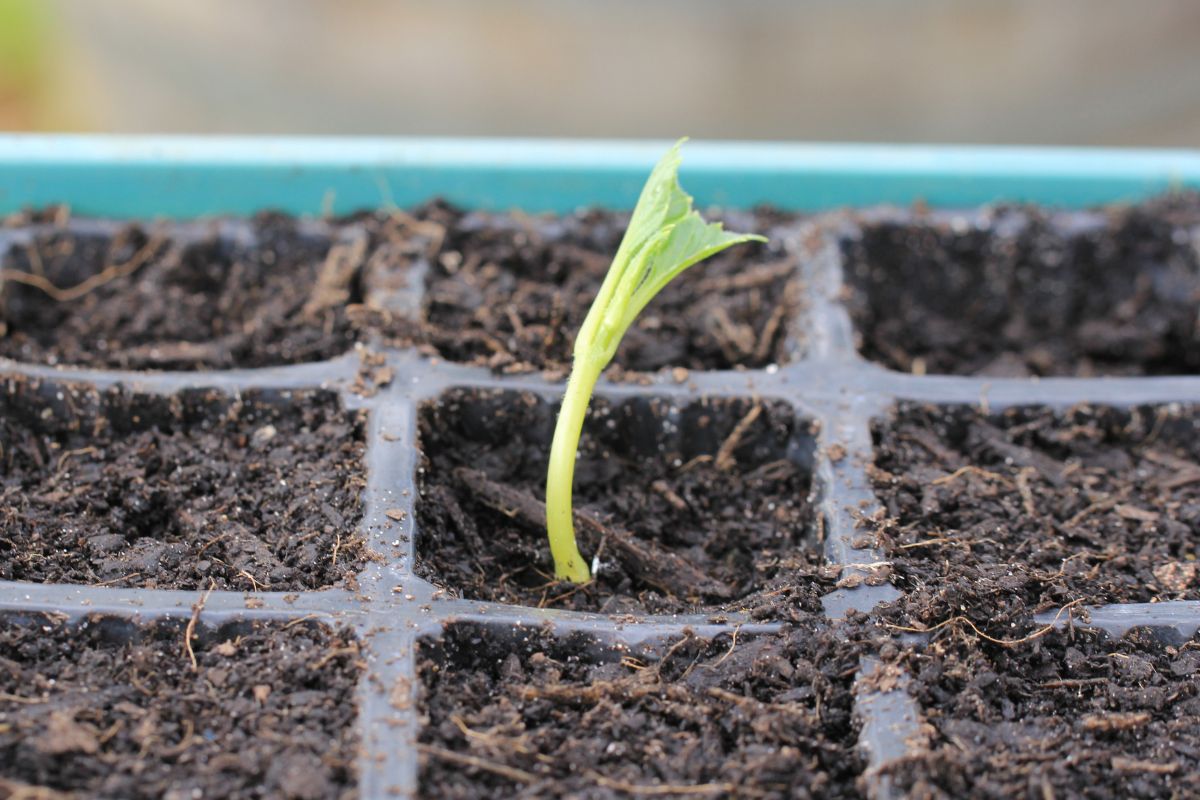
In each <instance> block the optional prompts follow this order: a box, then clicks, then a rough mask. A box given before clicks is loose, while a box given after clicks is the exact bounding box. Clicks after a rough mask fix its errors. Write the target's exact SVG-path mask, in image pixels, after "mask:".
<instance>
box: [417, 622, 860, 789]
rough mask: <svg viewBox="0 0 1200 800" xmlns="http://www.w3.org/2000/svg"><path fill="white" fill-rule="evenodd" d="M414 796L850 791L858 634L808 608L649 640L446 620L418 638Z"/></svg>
mask: <svg viewBox="0 0 1200 800" xmlns="http://www.w3.org/2000/svg"><path fill="white" fill-rule="evenodd" d="M419 658H420V663H419V668H420V673H421V676H422V681H423V686H422V691H421V696H420V712H421V714H422V716H423V718H424V719H425V720H426V724H425V726H424V727H423V729H422V733H421V736H420V745H419V747H420V750H421V789H422V793H423V796H425V797H444V798H476V797H523V798H536V797H567V796H569V797H587V798H596V799H597V800H599V799H600V798H618V797H630V796H641V795H648V794H654V795H662V796H677V795H694V796H703V797H725V796H738V797H765V798H783V797H788V798H818V797H819V798H851V797H860V796H861V795H860V793H859V790H858V789H857V788H856V785H855V784H856V780H857V778H858V776H859V775H860V774H861V772H862V770H863V763H862V761H861V759H860V757H859V755H858V753H857V751H856V749H855V744H856V741H857V736H858V733H857V730H856V727H855V725H854V723H853V720H852V703H853V700H852V695H851V691H850V685H851V681H852V679H853V676H854V674H855V672H856V670H857V666H858V649H857V648H856V647H855V646H853V645H849V644H846V643H845V642H844V641H842V640H841V638H840V637H839V636H838V635H836V634H833V633H831V632H830V631H829V630H828V629H826V628H823V627H821V626H820V625H818V624H814V623H813V622H812V621H811V619H810V620H808V621H807V624H805V625H803V626H802V627H801V628H798V629H796V630H792V631H790V632H787V633H784V634H780V635H773V636H759V637H750V636H742V637H730V636H721V637H718V638H716V639H712V640H704V639H698V638H685V639H681V640H677V641H674V642H669V643H666V644H664V645H662V648H661V650H659V651H658V652H639V651H629V650H620V649H612V648H604V647H603V646H601V645H598V644H597V643H596V642H595V641H593V640H589V639H587V638H585V637H583V636H579V635H574V636H569V637H565V638H561V639H556V638H554V637H553V636H551V635H549V634H547V633H544V632H541V631H519V630H518V631H516V632H515V633H510V632H505V631H500V630H495V631H493V630H488V629H483V628H479V627H476V626H470V625H457V626H452V627H450V628H449V629H447V631H446V633H445V635H444V637H443V638H442V639H441V640H427V641H425V642H424V643H423V644H422V647H421V650H420V655H419Z"/></svg>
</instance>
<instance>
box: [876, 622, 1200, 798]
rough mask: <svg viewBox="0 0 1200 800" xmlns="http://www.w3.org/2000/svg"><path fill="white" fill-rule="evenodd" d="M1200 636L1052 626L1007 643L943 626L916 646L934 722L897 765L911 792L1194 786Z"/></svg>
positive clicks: (1000, 794)
mask: <svg viewBox="0 0 1200 800" xmlns="http://www.w3.org/2000/svg"><path fill="white" fill-rule="evenodd" d="M1198 645H1200V641H1196V640H1193V641H1191V642H1188V643H1186V644H1184V645H1182V646H1174V647H1172V646H1168V645H1164V644H1162V643H1160V642H1157V641H1155V640H1154V639H1153V637H1151V636H1150V635H1149V634H1147V633H1145V632H1138V631H1135V632H1134V633H1132V634H1130V635H1128V636H1126V637H1124V638H1123V639H1122V640H1121V641H1118V642H1113V641H1111V640H1106V639H1102V638H1098V636H1097V634H1095V633H1092V632H1086V631H1066V632H1062V633H1057V632H1056V633H1051V634H1048V635H1046V636H1044V637H1041V638H1038V639H1035V640H1033V641H1029V642H1026V643H1024V644H1022V645H1021V646H1020V647H1016V648H1006V647H999V646H995V645H989V644H986V643H984V644H982V645H980V644H978V643H977V642H974V641H971V640H967V639H963V638H961V637H950V636H946V637H942V638H940V639H938V640H937V641H935V642H933V643H932V644H931V646H930V647H929V649H928V650H926V651H925V652H924V653H914V654H912V656H911V663H910V666H911V667H912V670H913V673H914V678H913V683H912V687H911V691H912V692H913V694H914V695H915V696H916V698H917V699H918V701H919V702H920V704H921V706H922V711H923V715H924V719H925V721H926V722H927V723H929V725H931V726H932V732H933V739H932V742H931V743H930V746H929V747H928V748H927V749H922V750H920V751H919V753H918V755H915V756H914V757H912V758H910V759H908V760H906V761H904V762H901V763H900V764H899V766H898V768H896V769H895V770H893V772H894V776H895V777H896V779H897V781H898V784H899V788H900V789H901V790H902V791H904V792H906V794H905V797H912V798H960V797H973V798H975V797H977V798H997V800H998V799H999V798H1013V797H1021V798H1026V797H1027V798H1039V799H1040V798H1047V797H1054V798H1084V797H1086V798H1090V800H1109V798H1111V799H1112V800H1124V799H1125V798H1179V799H1180V800H1182V798H1188V797H1198V796H1200V723H1198V722H1197V720H1200V650H1198V649H1197V646H1198Z"/></svg>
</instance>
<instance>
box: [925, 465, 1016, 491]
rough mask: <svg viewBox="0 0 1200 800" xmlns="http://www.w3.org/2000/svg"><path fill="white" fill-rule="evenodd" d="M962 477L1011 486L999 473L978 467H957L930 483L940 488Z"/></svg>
mask: <svg viewBox="0 0 1200 800" xmlns="http://www.w3.org/2000/svg"><path fill="white" fill-rule="evenodd" d="M964 475H978V476H979V477H981V478H983V479H984V480H991V481H997V482H999V483H1003V484H1004V485H1005V486H1012V485H1013V484H1012V481H1010V480H1009V479H1008V478H1006V477H1004V476H1003V475H1000V474H999V473H996V472H988V471H987V470H986V469H982V468H980V467H974V466H966V467H959V468H958V469H956V470H954V472H951V473H950V474H949V475H943V476H942V477H940V478H938V479H936V480H934V481H931V483H932V485H934V486H942V485H944V484H947V483H950V482H951V481H955V480H958V479H959V478H961V477H963V476H964Z"/></svg>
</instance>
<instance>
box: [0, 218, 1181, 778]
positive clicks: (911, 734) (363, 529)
mask: <svg viewBox="0 0 1200 800" xmlns="http://www.w3.org/2000/svg"><path fill="white" fill-rule="evenodd" d="M864 220H866V221H867V222H868V223H870V224H876V223H879V222H880V221H887V220H891V221H894V222H911V221H912V220H911V218H910V217H909V216H908V215H907V214H905V213H899V212H891V211H880V212H873V213H869V214H866V215H862V216H848V215H832V216H825V217H818V218H811V219H808V220H806V221H802V222H798V223H796V224H795V225H794V226H793V227H792V228H791V229H790V233H789V235H788V236H787V237H786V240H785V241H784V243H783V244H784V247H785V249H786V250H787V251H788V252H790V253H791V254H794V255H795V256H796V258H797V263H798V264H799V274H798V275H797V279H798V280H799V281H800V282H801V283H802V285H803V286H804V298H803V302H802V303H801V304H800V309H801V310H800V312H799V314H798V317H797V318H796V319H794V320H792V322H791V325H792V331H793V336H792V341H791V353H790V359H789V360H788V363H783V364H779V365H772V366H770V367H768V368H765V369H761V370H745V371H732V372H713V373H705V372H698V371H692V372H691V373H690V374H689V375H688V376H687V379H686V380H684V381H680V380H678V379H677V376H672V375H671V374H661V375H658V376H656V377H654V379H653V380H652V381H650V382H648V383H645V384H643V383H632V382H621V383H611V382H608V383H603V384H602V385H601V386H600V387H599V389H598V390H597V395H598V397H600V398H604V399H607V400H611V401H620V400H623V399H630V398H642V397H653V398H658V399H659V400H661V401H662V402H664V403H666V404H668V405H671V406H672V407H681V406H683V405H685V404H686V403H687V402H688V401H690V400H693V399H695V398H701V397H720V398H752V397H753V398H761V399H763V400H777V401H782V402H783V403H786V404H790V406H791V407H792V408H793V409H794V412H795V415H796V417H797V418H798V419H801V420H804V421H808V422H812V423H815V430H816V432H817V433H816V442H815V447H813V448H812V452H811V454H810V457H811V458H812V474H813V480H812V496H813V500H814V503H815V505H816V508H817V513H818V515H819V518H820V526H821V528H822V530H823V536H824V538H823V555H824V559H825V562H826V564H827V565H828V566H830V567H834V568H836V569H837V570H839V571H840V578H841V584H842V586H843V588H839V589H837V590H836V591H833V592H832V593H831V594H829V595H827V596H826V597H825V598H824V601H823V602H824V606H825V609H826V612H827V614H828V616H829V617H831V618H833V619H839V618H842V617H844V616H845V615H846V614H848V613H850V612H851V611H857V612H861V613H869V612H870V611H871V610H872V609H873V608H875V607H876V606H877V605H878V604H880V603H887V602H891V601H895V600H897V599H898V598H899V597H900V592H899V591H898V590H897V589H896V588H895V587H894V586H892V585H891V584H890V583H888V582H887V580H886V577H881V576H885V575H886V572H885V571H882V570H881V567H886V557H885V556H884V554H883V553H881V552H879V551H878V550H876V549H875V548H874V547H873V546H870V541H871V540H870V538H869V537H866V538H864V537H863V528H862V526H861V525H860V520H861V519H863V518H872V517H875V516H876V515H877V514H878V513H879V512H880V511H881V508H880V505H879V501H878V500H877V498H876V496H875V494H874V491H873V489H872V484H871V479H870V477H869V474H868V473H869V465H871V463H872V461H873V445H872V433H871V431H872V423H873V421H875V420H877V419H880V418H884V417H886V416H887V415H888V414H889V413H890V411H891V409H892V408H893V407H894V405H895V404H896V403H897V402H898V401H912V402H920V403H929V404H968V405H971V406H975V407H982V408H985V409H990V410H993V411H994V410H999V409H1003V408H1006V407H1011V406H1026V405H1030V406H1042V405H1044V406H1051V407H1054V408H1066V407H1070V406H1073V405H1075V404H1080V403H1096V404H1107V405H1115V406H1122V407H1124V406H1136V405H1148V404H1149V405H1152V404H1172V403H1177V404H1193V403H1200V378H1194V377H1149V378H1147V377H1112V378H1094V379H1093V378H1045V379H1041V380H1028V379H1024V378H997V377H972V376H947V375H940V376H938V375H918V374H912V373H909V374H904V373H901V372H897V371H889V370H887V369H884V368H882V367H880V366H879V365H877V364H874V363H871V362H869V361H867V360H865V359H864V358H862V357H861V356H860V355H859V354H858V352H857V350H856V334H855V330H854V326H853V325H852V321H851V316H850V313H849V311H848V310H847V306H846V304H845V302H844V300H845V294H844V291H843V290H844V284H843V262H844V259H845V254H846V252H847V248H846V242H847V241H853V240H855V239H856V237H860V236H861V235H862V228H861V226H862V225H863V224H864ZM928 221H929V218H925V219H923V220H922V222H923V223H924V222H928ZM934 221H935V222H936V223H937V224H943V225H946V226H951V227H953V228H956V229H958V228H961V229H972V230H987V231H992V232H993V233H998V235H1003V233H1004V232H1003V230H999V231H997V230H996V229H995V226H996V225H997V224H998V223H997V220H996V219H995V218H992V217H987V216H983V215H979V214H974V213H970V214H961V215H959V214H950V213H939V214H938V215H936V218H935V219H934ZM1010 222H1011V221H1010ZM1103 223H1104V219H1103V217H1101V216H1099V215H1085V214H1070V215H1062V216H1060V217H1056V218H1055V221H1054V224H1055V225H1057V226H1060V227H1062V228H1064V229H1066V228H1070V229H1080V228H1086V227H1087V226H1100V225H1103ZM310 228H311V230H313V231H314V232H317V233H321V234H324V235H328V234H329V233H331V232H330V231H329V230H328V227H327V226H326V225H325V223H311V224H310ZM112 229H113V228H112V225H111V224H110V223H106V222H103V221H91V220H72V221H71V222H70V223H69V230H72V231H75V232H78V233H96V234H104V233H105V232H107V231H111V230H112ZM35 233H36V231H34V230H30V229H20V228H18V229H7V230H3V231H0V257H2V256H3V255H4V253H5V252H6V251H8V250H9V249H10V248H13V247H15V246H17V245H19V244H20V243H22V242H24V241H28V240H29V237H31V236H32V235H34V234H35ZM332 233H333V234H334V238H335V239H337V240H339V241H348V240H352V239H353V238H354V237H355V236H356V235H358V233H357V232H356V230H355V228H354V225H353V223H347V224H346V225H345V226H344V227H341V228H339V229H338V230H336V231H333V232H332ZM168 234H169V237H170V238H172V239H173V240H174V241H176V242H183V241H186V240H189V239H194V238H195V237H196V236H197V235H199V233H198V228H196V226H189V225H175V226H171V227H169V228H168ZM220 235H221V236H224V237H232V238H237V239H239V240H240V241H243V242H244V241H245V240H246V237H250V236H252V235H253V232H252V231H251V230H250V229H249V228H246V227H245V226H242V225H240V224H239V223H237V222H231V223H226V224H223V227H222V228H221V231H220ZM420 290H421V287H420V286H419V281H415V280H414V281H410V282H409V283H408V285H407V286H406V287H404V290H403V291H397V292H393V293H391V294H390V295H389V298H390V299H389V300H388V301H387V302H388V303H390V304H391V306H392V310H393V312H394V313H397V314H412V313H413V312H414V310H416V309H419V308H421V302H420ZM360 348H361V349H360V351H359V352H349V353H346V354H345V355H343V356H341V357H338V358H334V359H333V360H329V361H321V362H317V363H307V364H301V365H295V366H284V367H269V368H262V369H252V370H236V371H223V372H192V373H183V372H175V373H173V372H161V373H151V372H121V371H108V370H93V369H79V368H71V367H62V368H59V367H49V366H41V365H29V364H22V363H14V362H11V361H9V362H4V363H2V364H0V370H2V372H3V375H4V376H5V378H6V379H7V380H9V381H11V380H12V379H18V380H24V381H32V382H36V383H37V386H38V387H39V388H38V390H37V391H39V392H41V397H42V398H43V399H44V402H45V408H46V409H48V410H47V411H46V413H47V414H53V413H55V412H54V411H53V409H55V408H57V407H60V406H61V405H62V404H64V403H66V404H70V403H71V402H73V400H72V398H74V397H78V396H79V393H80V392H83V393H84V394H86V393H87V392H88V391H91V390H104V389H107V388H109V387H113V386H118V385H119V386H121V387H123V389H124V391H125V392H127V393H131V394H132V395H134V396H136V395H138V394H145V395H150V396H158V397H166V396H173V395H177V394H179V393H180V392H184V391H186V390H194V389H205V390H213V391H215V392H217V393H220V394H224V395H227V396H230V397H236V396H240V395H246V394H250V393H258V394H262V395H263V396H268V397H277V398H283V399H284V401H286V398H287V397H288V396H289V395H290V394H292V393H296V392H301V391H306V390H325V391H328V392H333V393H336V395H337V397H338V398H339V399H340V402H341V403H342V405H343V406H344V408H345V409H346V410H347V412H354V411H362V412H365V414H366V423H365V442H366V451H365V486H364V487H363V488H362V497H363V505H362V510H361V521H360V522H359V523H358V527H359V531H360V533H361V535H362V536H363V538H364V539H365V540H366V547H367V548H368V550H369V552H370V558H368V559H367V560H366V563H365V567H363V569H362V570H361V573H360V574H359V575H358V576H357V579H356V580H355V581H353V582H352V583H351V584H350V585H349V588H347V586H346V585H345V584H344V583H343V584H341V585H339V586H337V587H334V588H322V589H320V590H313V589H299V590H290V591H262V592H249V593H248V592H244V591H231V590H220V589H218V590H215V591H212V592H211V593H205V592H204V591H203V590H191V591H173V590H152V589H139V588H129V587H117V586H81V585H66V584H54V583H41V584H38V583H27V582H5V583H0V607H2V608H3V609H4V610H5V611H6V612H9V613H12V614H16V615H28V614H30V613H35V612H45V613H51V614H58V615H65V616H66V617H67V618H70V619H74V620H82V619H85V618H92V617H94V616H95V615H101V616H105V617H115V618H122V619H131V620H136V621H148V620H153V619H157V618H162V617H170V618H175V619H178V620H189V619H191V618H192V616H193V609H194V608H195V607H197V604H199V603H201V600H203V602H202V607H200V610H199V612H198V622H199V624H201V625H203V626H218V625H221V624H224V623H227V622H230V621H233V620H241V621H253V620H287V621H291V620H300V619H312V620H315V621H325V622H329V623H331V624H338V625H349V626H352V627H353V629H354V630H355V631H357V634H358V636H359V637H360V640H361V642H362V644H363V645H364V646H365V669H364V671H363V673H362V678H361V682H360V685H359V689H358V699H359V715H358V722H357V725H358V729H359V733H360V736H361V742H362V749H361V756H360V759H359V763H358V769H359V785H358V791H359V794H360V796H361V797H364V798H391V797H407V796H415V795H416V793H417V791H418V773H419V755H418V747H417V743H416V741H417V736H418V731H419V725H420V720H419V716H418V715H419V711H418V702H417V693H418V692H419V691H420V686H421V680H420V676H419V675H418V674H417V671H416V644H417V642H418V640H419V639H422V638H423V637H436V636H437V635H438V634H439V632H440V631H441V630H442V629H443V628H444V626H446V625H448V624H450V623H454V622H470V623H477V624H481V625H484V626H488V627H491V628H494V629H496V630H512V629H518V630H519V629H522V628H525V629H529V628H541V627H543V626H549V629H550V630H552V631H554V632H555V633H556V634H559V635H567V634H571V633H575V632H584V633H586V634H589V635H591V636H592V637H594V641H595V642H596V643H597V646H598V647H599V649H600V650H602V651H603V650H605V649H606V648H607V649H612V648H616V649H617V650H618V651H627V652H636V653H639V654H642V655H643V656H644V657H646V658H652V657H653V656H654V654H655V653H656V652H661V648H662V647H663V645H664V644H669V643H670V642H671V641H673V640H675V639H677V638H678V637H680V636H681V635H683V634H684V633H685V632H687V633H691V634H695V635H698V636H701V637H707V636H716V635H719V634H729V633H731V632H733V631H737V632H738V634H739V635H741V636H750V635H752V634H756V633H769V632H771V631H773V630H776V629H778V628H779V624H777V623H773V622H770V621H761V620H759V621H753V622H751V621H748V620H745V619H741V618H739V617H738V615H737V614H730V613H722V614H721V615H719V616H710V615H703V614H701V615H692V616H688V615H672V616H655V615H645V616H631V615H628V614H623V615H620V616H619V617H611V616H605V615H602V614H592V613H582V612H569V611H560V610H552V609H539V608H526V607H517V606H507V605H502V604H497V603H488V602H481V601H474V600H464V599H456V598H454V597H451V596H450V594H449V593H448V592H446V591H445V590H443V589H439V588H438V587H436V586H434V585H433V584H431V583H430V582H428V581H426V580H423V579H421V578H419V577H417V576H416V575H415V574H414V555H415V550H414V540H415V538H416V537H417V536H419V532H418V531H416V530H414V520H415V519H416V517H417V513H416V511H417V509H416V506H417V504H418V503H421V502H422V498H421V496H420V493H419V491H418V486H417V470H418V467H419V455H418V450H417V433H418V418H419V409H420V406H421V404H423V403H426V402H428V401H433V400H436V399H437V398H439V397H440V396H442V395H443V393H445V392H446V391H447V390H450V389H454V388H464V387H465V388H484V389H498V390H510V391H521V392H528V393H532V394H533V395H536V396H540V397H542V398H545V399H546V400H547V401H549V402H555V401H556V400H557V398H558V396H559V394H560V392H561V384H559V383H558V382H554V381H546V380H543V379H541V378H539V377H533V376H503V375H496V374H493V373H491V372H490V371H488V370H486V369H483V368H476V367H469V366H461V365H456V364H452V363H447V362H445V361H442V360H439V359H430V358H428V357H425V356H423V355H421V354H419V353H418V352H417V351H414V350H393V349H387V348H383V347H380V346H379V345H378V343H377V342H371V341H366V342H362V343H361V344H360ZM364 354H372V355H371V358H372V359H373V361H372V363H373V365H374V368H375V369H381V368H384V367H386V369H387V380H386V381H384V383H385V385H382V386H376V387H373V388H372V389H371V390H370V391H364V390H363V382H362V381H363V379H362V365H363V360H364ZM584 435H585V437H586V436H587V435H588V434H587V432H586V429H585V434H584ZM484 533H485V538H486V532H484ZM1043 621H1044V622H1047V623H1053V624H1058V625H1066V624H1075V625H1088V626H1094V627H1098V628H1101V629H1103V630H1104V631H1106V632H1108V633H1110V634H1111V635H1112V636H1118V637H1119V636H1122V635H1123V634H1124V633H1125V632H1127V631H1128V630H1129V629H1130V628H1131V627H1134V626H1139V627H1149V628H1151V629H1154V630H1155V631H1158V632H1160V633H1162V634H1163V635H1164V637H1166V638H1168V639H1171V640H1175V641H1179V640H1184V639H1188V638H1190V637H1192V636H1193V635H1194V634H1195V633H1196V631H1197V627H1198V626H1200V602H1195V601H1180V602H1171V603H1157V604H1148V603H1147V604H1127V605H1110V606H1105V607H1102V608H1093V609H1086V610H1085V609H1075V610H1074V611H1073V612H1072V613H1069V614H1061V613H1060V614H1055V613H1054V612H1048V613H1047V614H1046V615H1044V619H1043ZM918 646H919V640H918ZM881 665H882V662H880V661H878V660H876V659H873V658H868V659H865V660H864V662H863V663H862V666H861V671H860V675H859V681H860V683H861V686H860V687H859V690H858V691H857V692H856V709H857V711H856V713H857V716H858V721H859V725H860V728H861V737H860V747H861V749H862V751H863V753H864V755H865V759H866V764H867V767H868V768H867V771H866V773H865V777H864V784H863V785H864V786H865V788H866V791H867V793H868V795H869V796H871V797H875V798H885V797H889V796H891V795H892V789H891V785H890V783H889V780H888V779H887V778H886V777H882V776H881V775H880V774H879V771H880V769H881V768H882V767H884V766H886V765H887V764H889V763H891V762H893V761H895V760H897V759H901V758H903V757H904V756H905V754H906V753H908V752H910V750H911V748H913V747H915V746H917V745H918V743H919V742H920V741H921V729H922V722H921V710H920V708H918V707H917V705H916V704H915V702H914V701H913V700H912V699H911V698H910V696H909V695H908V694H907V693H906V692H905V690H904V687H905V685H906V680H907V679H906V677H905V676H903V675H900V676H898V679H897V680H896V681H892V682H880V681H878V680H874V679H873V677H877V676H875V673H876V672H877V671H878V670H879V669H880V668H881ZM879 686H887V687H889V688H887V689H886V690H881V689H879V688H878V687H879Z"/></svg>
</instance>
